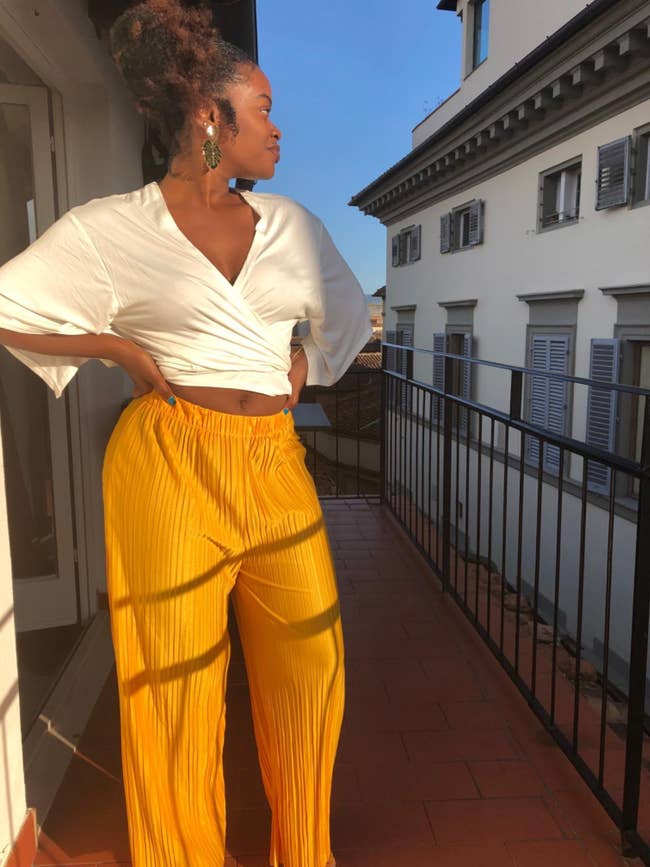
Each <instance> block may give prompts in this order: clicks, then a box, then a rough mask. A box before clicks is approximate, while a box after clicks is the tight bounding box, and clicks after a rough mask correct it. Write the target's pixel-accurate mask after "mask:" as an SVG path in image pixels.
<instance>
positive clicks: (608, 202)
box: [596, 136, 632, 211]
mask: <svg viewBox="0 0 650 867" xmlns="http://www.w3.org/2000/svg"><path fill="white" fill-rule="evenodd" d="M631 149H632V137H631V136H625V137H624V138H619V139H617V140H616V141H613V142H609V144H605V145H601V146H600V147H599V148H598V172H597V179H596V210H597V211H600V210H603V209H604V208H613V207H614V206H615V205H625V204H627V202H628V200H629V197H630V153H631Z"/></svg>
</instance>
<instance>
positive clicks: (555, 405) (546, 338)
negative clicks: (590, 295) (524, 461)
mask: <svg viewBox="0 0 650 867" xmlns="http://www.w3.org/2000/svg"><path fill="white" fill-rule="evenodd" d="M530 355H531V358H530V367H532V368H533V369H535V370H547V371H549V372H551V373H563V374H566V373H567V370H568V356H569V337H568V335H565V334H560V335H544V334H535V335H533V338H532V340H531V349H530ZM567 385H568V383H567V382H566V380H563V379H553V378H552V377H546V376H531V382H530V411H529V421H530V423H531V424H534V425H537V426H539V427H542V428H545V429H546V430H548V431H549V432H551V433H556V434H561V435H564V434H565V433H566V413H567V395H568V391H567ZM527 443H528V457H529V459H530V460H531V461H533V462H534V463H535V464H537V462H538V460H539V446H540V441H539V440H537V439H535V438H533V437H527ZM543 466H544V469H545V470H548V471H549V472H554V473H557V472H558V471H559V467H560V450H559V448H558V447H557V446H553V445H548V444H547V445H546V446H545V448H544V464H543Z"/></svg>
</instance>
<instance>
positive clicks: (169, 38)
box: [109, 0, 256, 160]
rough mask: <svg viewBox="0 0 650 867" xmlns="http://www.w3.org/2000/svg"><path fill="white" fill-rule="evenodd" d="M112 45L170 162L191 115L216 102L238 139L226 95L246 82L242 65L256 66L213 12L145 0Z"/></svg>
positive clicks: (121, 22) (127, 16)
mask: <svg viewBox="0 0 650 867" xmlns="http://www.w3.org/2000/svg"><path fill="white" fill-rule="evenodd" d="M109 40H110V50H111V54H112V55H113V59H114V60H115V63H116V64H117V67H118V69H119V71H120V73H121V75H122V77H123V78H124V80H125V82H126V84H127V86H128V88H129V90H130V91H131V93H132V94H133V97H134V99H135V102H136V107H137V109H138V111H139V112H140V113H141V114H142V115H143V116H144V117H145V119H146V120H147V121H148V122H149V123H150V124H151V126H152V127H153V128H154V129H155V130H156V132H157V133H158V136H159V140H160V142H161V144H162V145H163V146H164V147H165V149H166V150H167V154H168V158H169V159H170V160H171V158H172V157H173V156H174V155H175V154H177V153H178V152H179V151H180V150H181V149H182V148H183V146H184V144H185V134H186V133H187V129H186V123H187V118H188V116H189V114H190V113H192V112H193V111H195V110H196V109H197V108H199V107H200V106H202V105H205V104H206V103H209V102H214V103H216V105H217V106H218V107H219V110H220V112H221V115H222V118H223V119H224V121H225V123H226V125H227V126H228V127H229V128H230V129H231V130H232V132H233V135H237V133H238V131H239V130H238V127H237V118H236V115H235V111H234V109H233V107H232V104H231V102H230V100H229V99H228V98H227V96H226V91H227V88H228V87H229V86H230V85H231V84H234V83H236V82H238V81H241V80H243V78H244V75H243V73H242V69H241V67H242V66H250V67H255V66H256V63H255V62H254V61H253V60H252V59H251V58H250V57H249V56H248V54H246V53H245V52H244V51H242V50H241V49H240V48H238V47H237V46H235V45H232V44H231V43H230V42H226V41H225V40H224V39H222V38H221V36H220V35H219V31H218V30H217V28H216V27H215V26H214V24H213V21H212V13H211V12H210V10H209V9H208V8H206V7H199V8H193V9H189V8H186V7H183V6H182V4H181V2H180V0H144V2H141V3H138V4H137V5H136V6H132V7H131V8H129V9H127V10H126V11H125V12H123V13H122V14H121V15H120V16H119V18H117V19H116V21H115V22H114V24H113V26H112V27H111V29H110V33H109Z"/></svg>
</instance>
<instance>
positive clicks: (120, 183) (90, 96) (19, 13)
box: [0, 0, 142, 853]
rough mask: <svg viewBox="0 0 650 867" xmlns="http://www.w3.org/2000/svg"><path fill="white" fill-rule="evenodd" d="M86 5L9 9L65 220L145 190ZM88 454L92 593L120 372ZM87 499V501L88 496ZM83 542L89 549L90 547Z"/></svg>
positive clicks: (2, 563) (11, 778) (5, 712)
mask: <svg viewBox="0 0 650 867" xmlns="http://www.w3.org/2000/svg"><path fill="white" fill-rule="evenodd" d="M86 5H87V4H86V3H84V2H82V0H32V2H30V3H25V2H24V0H0V36H1V37H2V38H3V39H5V40H6V41H7V42H9V44H10V45H11V46H12V48H13V49H14V50H15V51H16V52H17V53H18V54H19V55H20V56H21V57H22V59H23V60H24V61H25V62H26V63H27V64H28V65H29V66H30V67H31V68H32V69H33V71H34V73H35V74H36V75H38V76H39V77H40V79H41V80H42V81H43V82H44V84H45V85H46V86H48V87H49V88H51V89H52V91H53V93H54V96H55V99H54V102H55V106H56V105H57V104H58V103H59V102H60V105H61V108H62V115H61V116H58V115H57V116H55V120H56V122H57V123H59V124H60V127H61V129H62V134H63V142H64V146H63V147H59V148H58V149H57V154H56V159H57V176H58V181H59V185H60V201H59V204H60V208H61V212H63V211H64V210H66V209H67V208H68V207H71V206H73V205H75V204H80V203H83V202H85V201H87V200H88V199H91V198H94V197H96V196H103V195H109V194H111V193H115V192H125V191H127V190H130V189H135V188H137V187H139V186H141V185H142V172H141V162H140V151H141V145H142V121H141V118H140V117H139V115H138V114H137V112H136V111H135V109H134V107H133V105H132V104H131V101H130V97H129V95H128V93H127V92H126V89H125V87H124V85H123V83H122V81H121V80H120V78H119V75H118V73H117V70H116V69H115V67H114V65H113V62H112V60H111V58H110V57H109V55H108V52H107V50H106V48H105V46H103V45H102V44H101V43H100V42H99V41H98V39H97V36H96V34H95V30H94V28H93V26H92V24H91V22H90V20H89V19H88V17H87V15H86ZM77 385H78V389H79V390H78V398H79V400H78V403H77V401H76V400H73V403H72V406H73V411H74V410H75V409H76V411H77V413H78V416H79V419H80V425H81V426H80V437H81V444H80V448H79V450H78V452H77V453H76V454H75V455H74V462H75V465H76V468H77V470H78V471H80V472H81V474H82V475H81V479H80V482H79V484H80V488H81V490H77V500H78V508H79V509H80V510H82V511H83V514H84V516H85V517H86V518H87V525H86V528H85V529H86V542H87V546H88V550H87V554H88V568H89V570H90V587H89V593H88V599H86V600H84V602H85V603H86V604H87V603H88V602H90V605H91V607H92V605H94V603H95V598H94V597H95V595H96V594H95V591H96V589H98V588H99V589H102V588H103V587H104V586H105V575H104V542H103V525H102V497H101V466H102V461H103V455H104V448H105V444H106V441H107V439H108V436H109V434H110V430H111V428H112V425H113V423H114V421H115V419H116V418H117V413H118V410H119V405H120V404H121V402H122V400H123V399H124V397H126V396H127V395H128V394H129V393H130V387H129V380H128V378H127V377H126V376H125V375H124V374H122V373H121V371H120V370H119V369H117V368H112V369H108V368H105V367H104V366H103V365H101V363H99V362H95V361H92V362H88V363H87V364H86V365H84V367H82V369H81V371H80V373H79V374H78V380H77V382H76V383H73V384H72V385H71V386H69V388H72V389H74V388H76V386H77ZM80 493H81V496H79V494H80ZM82 541H83V540H82ZM0 576H1V577H0V657H1V658H2V660H3V665H2V667H1V668H0V696H1V699H0V700H1V701H2V705H0V706H1V707H2V714H1V718H0V726H1V733H2V745H1V749H0V853H1V852H3V851H4V850H6V849H7V848H9V847H10V846H11V844H12V842H13V840H14V839H15V835H16V833H17V832H18V830H19V827H20V823H21V822H22V818H23V816H24V813H25V808H26V804H25V788H24V778H23V767H22V742H21V730H20V718H19V710H18V693H17V682H18V674H17V665H16V654H15V632H14V625H13V620H12V617H11V612H12V607H13V602H12V589H11V563H10V559H9V546H8V533H7V516H6V502H5V494H4V473H3V472H1V473H0Z"/></svg>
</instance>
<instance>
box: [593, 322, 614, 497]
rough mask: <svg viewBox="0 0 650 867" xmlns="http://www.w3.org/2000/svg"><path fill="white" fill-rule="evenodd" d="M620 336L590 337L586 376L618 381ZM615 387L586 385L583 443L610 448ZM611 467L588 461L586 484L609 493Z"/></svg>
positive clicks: (598, 380)
mask: <svg viewBox="0 0 650 867" xmlns="http://www.w3.org/2000/svg"><path fill="white" fill-rule="evenodd" d="M620 356H621V351H620V340H618V339H611V340H605V339H601V338H596V337H595V338H593V339H592V341H591V357H590V360H589V379H593V380H596V381H597V382H618V377H619V366H620ZM617 397H618V392H617V391H610V390H609V389H604V388H590V389H589V396H588V398H587V434H586V437H585V441H586V443H587V445H590V446H595V447H596V448H599V449H603V450H604V451H609V452H613V451H614V448H615V443H616V410H617V403H618V401H617ZM610 477H611V469H610V468H609V467H607V466H606V465H605V464H600V463H595V462H594V461H589V464H588V467H587V483H588V485H589V487H590V488H593V490H595V491H599V492H600V493H603V494H609V485H610Z"/></svg>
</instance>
